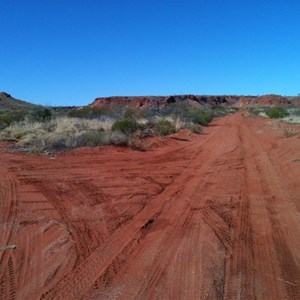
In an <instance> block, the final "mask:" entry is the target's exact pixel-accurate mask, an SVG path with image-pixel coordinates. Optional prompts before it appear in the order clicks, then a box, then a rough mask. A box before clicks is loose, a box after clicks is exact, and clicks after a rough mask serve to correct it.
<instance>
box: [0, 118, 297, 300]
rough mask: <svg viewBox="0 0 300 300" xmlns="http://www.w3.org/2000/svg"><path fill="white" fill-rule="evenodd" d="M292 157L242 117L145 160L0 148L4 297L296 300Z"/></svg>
mask: <svg viewBox="0 0 300 300" xmlns="http://www.w3.org/2000/svg"><path fill="white" fill-rule="evenodd" d="M297 130H299V128H297ZM299 149H300V138H299V135H295V136H293V137H291V138H284V137H282V133H281V132H280V131H279V129H278V128H276V127H272V126H270V124H269V123H267V121H266V120H265V119H261V118H254V117H245V116H243V115H242V114H241V113H239V114H235V115H233V116H227V117H224V118H221V119H218V120H217V121H215V122H214V123H213V124H212V125H211V126H210V127H209V128H207V131H206V134H205V135H202V136H192V137H191V139H190V140H189V139H181V140H180V139H172V138H167V139H164V140H161V142H160V145H158V146H157V147H156V148H155V149H153V150H152V151H149V152H145V153H141V152H136V151H132V150H128V149H124V148H115V147H102V148H95V149H89V148H84V149H79V150H77V151H73V152H70V153H66V154H63V155H60V156H57V157H53V158H52V157H43V156H35V155H21V154H14V153H9V152H7V150H6V149H5V147H4V145H1V150H0V225H1V226H0V237H1V240H0V241H1V245H0V246H1V247H4V248H1V251H0V260H1V264H0V285H1V286H0V298H1V299H14V298H16V299H82V298H83V299H106V298H108V299H154V298H159V299H207V298H208V299H223V298H224V299H300V287H299V285H300V270H299V264H300V251H299V249H300V226H299V225H300V224H299V223H300V219H299V213H300V205H299V195H300V185H299V178H300V153H299ZM9 245H15V246H16V248H10V247H7V246H9ZM5 246H6V248H5Z"/></svg>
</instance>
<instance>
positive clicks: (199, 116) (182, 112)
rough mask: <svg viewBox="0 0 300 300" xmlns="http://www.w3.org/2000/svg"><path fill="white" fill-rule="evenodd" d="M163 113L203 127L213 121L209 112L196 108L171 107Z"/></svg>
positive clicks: (184, 106)
mask: <svg viewBox="0 0 300 300" xmlns="http://www.w3.org/2000/svg"><path fill="white" fill-rule="evenodd" d="M163 113H164V114H165V115H170V114H171V115H174V116H176V117H179V118H180V119H182V120H184V121H186V122H193V123H197V124H200V125H203V126H207V125H208V124H209V123H210V122H211V121H212V119H213V114H212V112H211V111H208V110H204V109H201V108H197V107H189V106H186V105H172V106H171V107H170V108H167V109H166V110H165V112H163Z"/></svg>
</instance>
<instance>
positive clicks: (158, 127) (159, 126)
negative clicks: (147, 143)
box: [154, 119, 176, 136]
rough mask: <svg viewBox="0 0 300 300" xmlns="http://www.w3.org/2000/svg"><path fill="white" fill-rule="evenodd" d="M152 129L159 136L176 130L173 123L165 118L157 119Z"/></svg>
mask: <svg viewBox="0 0 300 300" xmlns="http://www.w3.org/2000/svg"><path fill="white" fill-rule="evenodd" d="M154 129H155V132H156V133H157V134H158V135H160V136H166V135H169V134H172V133H174V132H175V131H176V130H175V127H174V125H173V124H172V123H171V122H170V121H168V120H166V119H160V120H158V121H157V122H156V123H155V126H154Z"/></svg>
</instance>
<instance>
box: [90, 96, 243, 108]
mask: <svg viewBox="0 0 300 300" xmlns="http://www.w3.org/2000/svg"><path fill="white" fill-rule="evenodd" d="M239 99H240V97H239V96H198V95H173V96H116V97H103V98H96V99H95V100H94V101H93V102H92V103H91V104H90V106H109V107H131V108H141V109H146V108H162V107H165V106H166V105H168V104H171V103H178V104H180V103H188V104H191V105H195V106H212V105H218V104H222V105H232V104H234V103H236V102H237V101H238V100H239Z"/></svg>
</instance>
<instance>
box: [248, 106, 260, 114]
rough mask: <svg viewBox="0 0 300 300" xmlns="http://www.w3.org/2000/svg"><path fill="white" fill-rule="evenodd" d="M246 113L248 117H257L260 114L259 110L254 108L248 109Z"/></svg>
mask: <svg viewBox="0 0 300 300" xmlns="http://www.w3.org/2000/svg"><path fill="white" fill-rule="evenodd" d="M248 112H249V114H250V115H254V116H258V115H259V113H260V110H259V109H257V108H255V107H249V108H248Z"/></svg>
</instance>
